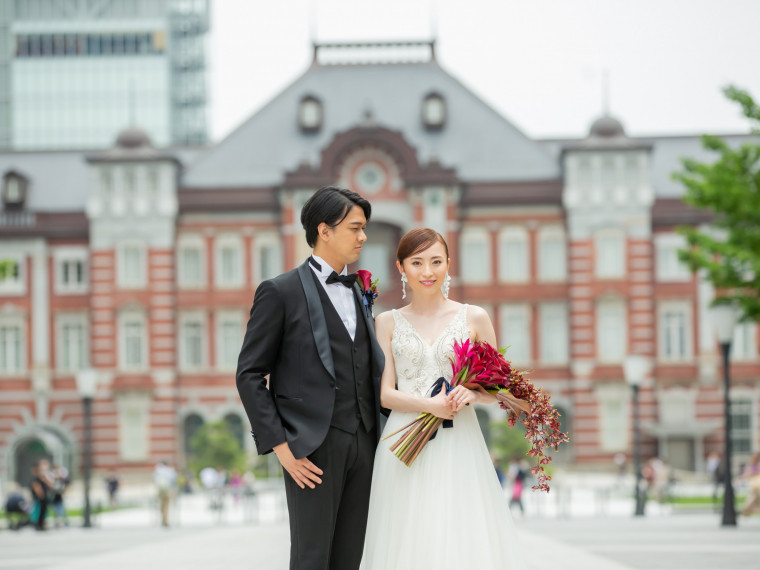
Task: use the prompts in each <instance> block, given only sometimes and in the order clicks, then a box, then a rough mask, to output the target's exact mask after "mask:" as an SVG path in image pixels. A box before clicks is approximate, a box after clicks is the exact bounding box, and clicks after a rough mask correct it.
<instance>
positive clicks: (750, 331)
mask: <svg viewBox="0 0 760 570" xmlns="http://www.w3.org/2000/svg"><path fill="white" fill-rule="evenodd" d="M757 327H758V324H757V322H755V321H749V322H743V323H737V325H736V328H735V329H734V339H733V342H731V358H732V360H735V361H737V362H752V361H754V360H756V359H757Z"/></svg>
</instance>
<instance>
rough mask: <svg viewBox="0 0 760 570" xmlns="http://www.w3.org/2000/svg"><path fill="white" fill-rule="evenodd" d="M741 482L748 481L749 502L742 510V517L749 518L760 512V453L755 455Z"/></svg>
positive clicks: (741, 477) (741, 476) (743, 473)
mask: <svg viewBox="0 0 760 570" xmlns="http://www.w3.org/2000/svg"><path fill="white" fill-rule="evenodd" d="M738 479H739V480H741V481H747V486H748V487H749V489H748V493H747V501H746V502H745V503H744V507H743V508H742V511H741V513H742V515H744V516H745V517H748V516H749V515H751V514H752V513H753V512H754V511H760V453H755V454H754V455H753V456H752V458H751V459H750V461H749V464H748V465H747V466H746V467H745V468H744V470H743V471H742V474H741V475H739V477H738Z"/></svg>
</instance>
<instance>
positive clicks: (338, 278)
mask: <svg viewBox="0 0 760 570" xmlns="http://www.w3.org/2000/svg"><path fill="white" fill-rule="evenodd" d="M355 282H356V273H349V274H348V275H338V274H337V273H336V272H335V271H333V272H332V273H330V276H329V277H328V278H327V284H328V285H330V284H331V283H342V284H343V285H345V286H346V287H348V288H349V289H351V288H352V287H353V286H354V283H355Z"/></svg>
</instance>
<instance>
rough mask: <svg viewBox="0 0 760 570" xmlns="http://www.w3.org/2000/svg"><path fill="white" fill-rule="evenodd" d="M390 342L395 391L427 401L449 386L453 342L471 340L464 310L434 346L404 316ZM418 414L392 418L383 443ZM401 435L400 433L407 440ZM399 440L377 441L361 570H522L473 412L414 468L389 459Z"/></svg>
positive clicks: (466, 411)
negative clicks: (441, 384) (441, 385)
mask: <svg viewBox="0 0 760 570" xmlns="http://www.w3.org/2000/svg"><path fill="white" fill-rule="evenodd" d="M393 319H394V328H393V337H392V341H391V348H392V351H393V358H394V361H395V364H396V378H397V382H398V389H399V390H401V391H402V392H406V393H409V394H413V395H415V396H428V395H429V392H430V386H431V385H432V384H433V382H434V381H435V380H436V379H437V378H439V377H440V376H444V377H445V378H446V379H447V380H449V381H451V377H452V371H451V363H450V360H449V359H450V358H452V357H453V348H452V347H453V344H454V341H455V340H460V341H461V340H465V339H467V338H468V336H469V332H468V327H467V305H463V306H462V308H461V309H460V310H459V312H458V313H457V315H456V316H455V317H454V319H453V320H452V321H451V322H450V323H449V324H448V325H447V326H446V328H445V329H444V330H443V331H442V332H441V334H440V335H439V337H438V338H437V339H436V340H435V342H434V343H433V345H432V346H430V345H428V344H427V343H426V342H425V341H423V340H422V338H421V337H420V336H419V334H418V333H417V331H416V330H415V329H414V327H412V325H411V324H410V323H409V321H407V320H406V319H405V318H404V316H403V315H401V313H399V311H396V310H394V311H393ZM417 415H418V414H417V413H416V412H415V413H403V412H395V411H394V412H392V413H391V415H390V417H389V418H388V422H387V424H386V426H385V429H384V430H383V437H384V436H385V435H387V434H389V433H393V432H394V431H396V430H397V429H399V428H400V427H402V426H404V425H405V424H408V423H409V422H410V421H412V420H413V419H414V418H415V417H416V416H417ZM402 433H403V432H402ZM399 437H401V434H398V435H395V436H393V437H391V438H389V439H387V440H385V441H380V443H379V446H378V449H377V452H376V455H375V468H374V472H373V474H372V493H371V495H370V505H369V520H368V524H367V534H366V539H365V547H364V558H363V561H362V569H363V570H407V569H410V570H411V569H416V568H435V569H436V570H470V569H472V570H491V569H494V570H495V569H500V570H502V569H503V570H507V569H509V570H522V569H523V568H525V564H524V562H523V557H522V555H521V553H520V552H519V543H520V539H519V536H518V534H517V531H516V529H515V525H514V523H513V521H512V517H511V515H510V513H509V508H508V505H507V499H506V497H505V495H504V493H503V491H502V488H501V486H500V484H499V480H498V478H497V476H496V471H495V469H494V466H493V464H492V463H491V459H490V455H489V453H488V448H487V447H486V444H485V441H484V439H483V435H482V433H481V431H480V426H479V425H478V420H477V416H476V414H475V410H474V409H473V408H472V407H470V406H467V407H465V408H463V409H462V410H461V411H460V412H459V413H458V414H457V415H456V418H455V419H454V427H453V428H447V429H444V428H441V429H439V430H438V434H437V436H436V438H435V439H434V440H432V441H430V442H428V444H427V445H426V446H425V448H424V449H423V450H422V452H421V453H420V455H419V456H418V457H417V459H416V460H415V462H414V463H413V464H412V466H411V467H407V466H406V465H404V464H403V463H402V462H401V461H400V460H399V459H398V458H397V457H396V456H395V455H393V453H392V452H391V451H390V449H389V448H390V446H391V445H392V444H393V443H394V442H395V441H396V440H397V439H398V438H399Z"/></svg>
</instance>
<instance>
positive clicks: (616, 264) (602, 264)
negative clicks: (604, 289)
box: [594, 228, 627, 279]
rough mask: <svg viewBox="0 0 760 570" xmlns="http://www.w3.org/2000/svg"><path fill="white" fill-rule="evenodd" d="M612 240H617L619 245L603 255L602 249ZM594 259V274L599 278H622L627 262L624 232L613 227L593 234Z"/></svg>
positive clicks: (607, 246)
mask: <svg viewBox="0 0 760 570" xmlns="http://www.w3.org/2000/svg"><path fill="white" fill-rule="evenodd" d="M613 241H618V242H619V244H618V245H619V247H616V248H615V250H616V251H610V252H608V253H607V255H605V254H604V250H605V249H606V248H609V247H610V245H609V244H610V243H611V242H613ZM594 260H595V262H594V266H595V274H596V276H597V277H598V278H599V279H622V278H624V277H625V275H626V264H627V254H626V235H625V232H623V231H621V230H618V229H613V228H608V229H603V230H599V231H597V232H596V233H595V234H594ZM610 262H611V263H610Z"/></svg>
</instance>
